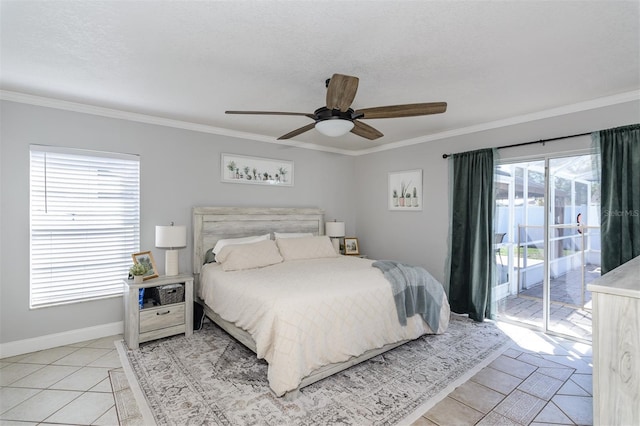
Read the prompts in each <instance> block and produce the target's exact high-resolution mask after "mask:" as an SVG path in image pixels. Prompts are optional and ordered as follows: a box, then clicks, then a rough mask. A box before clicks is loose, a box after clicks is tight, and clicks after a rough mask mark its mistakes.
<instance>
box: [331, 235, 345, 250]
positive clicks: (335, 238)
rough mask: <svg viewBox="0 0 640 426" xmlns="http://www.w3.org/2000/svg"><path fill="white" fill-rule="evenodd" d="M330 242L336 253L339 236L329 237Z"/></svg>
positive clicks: (338, 246)
mask: <svg viewBox="0 0 640 426" xmlns="http://www.w3.org/2000/svg"><path fill="white" fill-rule="evenodd" d="M331 244H333V248H334V249H335V250H336V253H338V254H342V253H340V237H331Z"/></svg>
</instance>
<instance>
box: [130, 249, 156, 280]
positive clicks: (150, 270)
mask: <svg viewBox="0 0 640 426" xmlns="http://www.w3.org/2000/svg"><path fill="white" fill-rule="evenodd" d="M131 257H132V258H133V262H134V263H140V264H142V265H144V266H145V267H146V268H147V272H146V273H145V274H144V278H143V280H145V281H146V280H149V279H151V278H156V277H157V276H158V268H157V267H156V262H155V261H154V260H153V253H151V252H150V251H143V252H140V253H133V254H132V255H131Z"/></svg>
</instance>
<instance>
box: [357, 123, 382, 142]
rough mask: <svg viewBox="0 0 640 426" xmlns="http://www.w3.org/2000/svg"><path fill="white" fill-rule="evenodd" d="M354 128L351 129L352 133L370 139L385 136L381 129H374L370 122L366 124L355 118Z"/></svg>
mask: <svg viewBox="0 0 640 426" xmlns="http://www.w3.org/2000/svg"><path fill="white" fill-rule="evenodd" d="M353 124H354V126H353V129H351V133H353V134H355V135H358V136H362V137H363V138H367V139H369V140H375V139H378V138H381V137H382V136H384V135H383V134H382V133H381V132H380V131H378V130H377V129H374V128H373V127H371V126H369V125H368V124H364V123H362V122H360V121H358V120H353Z"/></svg>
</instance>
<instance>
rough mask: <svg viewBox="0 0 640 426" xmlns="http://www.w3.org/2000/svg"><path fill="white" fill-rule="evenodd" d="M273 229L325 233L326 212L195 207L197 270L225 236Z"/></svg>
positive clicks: (194, 244)
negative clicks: (209, 251) (208, 253)
mask: <svg viewBox="0 0 640 426" xmlns="http://www.w3.org/2000/svg"><path fill="white" fill-rule="evenodd" d="M273 232H311V233H312V234H314V235H324V211H322V210H321V209H316V208H284V207H282V208H279V207H194V208H193V272H194V273H195V274H200V268H201V267H202V264H203V263H204V257H205V254H206V253H207V250H209V249H210V248H212V247H213V246H215V245H216V242H217V241H218V240H220V239H224V238H239V237H247V236H250V235H264V234H266V233H272V237H273Z"/></svg>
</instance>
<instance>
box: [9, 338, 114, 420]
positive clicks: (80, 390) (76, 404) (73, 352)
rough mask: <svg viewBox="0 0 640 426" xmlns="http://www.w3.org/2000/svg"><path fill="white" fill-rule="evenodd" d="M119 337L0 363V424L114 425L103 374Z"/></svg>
mask: <svg viewBox="0 0 640 426" xmlns="http://www.w3.org/2000/svg"><path fill="white" fill-rule="evenodd" d="M120 339H122V336H111V337H105V338H102V339H97V340H91V341H87V342H82V343H78V344H73V345H68V346H60V347H57V348H53V349H47V350H43V351H39V352H33V353H29V354H24V355H18V356H14V357H10V358H3V359H2V360H0V425H3V426H4V425H36V424H42V425H47V424H58V425H59V424H65V425H105V426H112V425H118V416H117V413H116V408H115V401H114V399H113V391H112V389H111V381H110V380H109V370H111V369H114V368H121V367H122V366H121V364H120V358H119V357H118V353H117V352H116V348H115V346H114V345H113V342H114V340H120Z"/></svg>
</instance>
